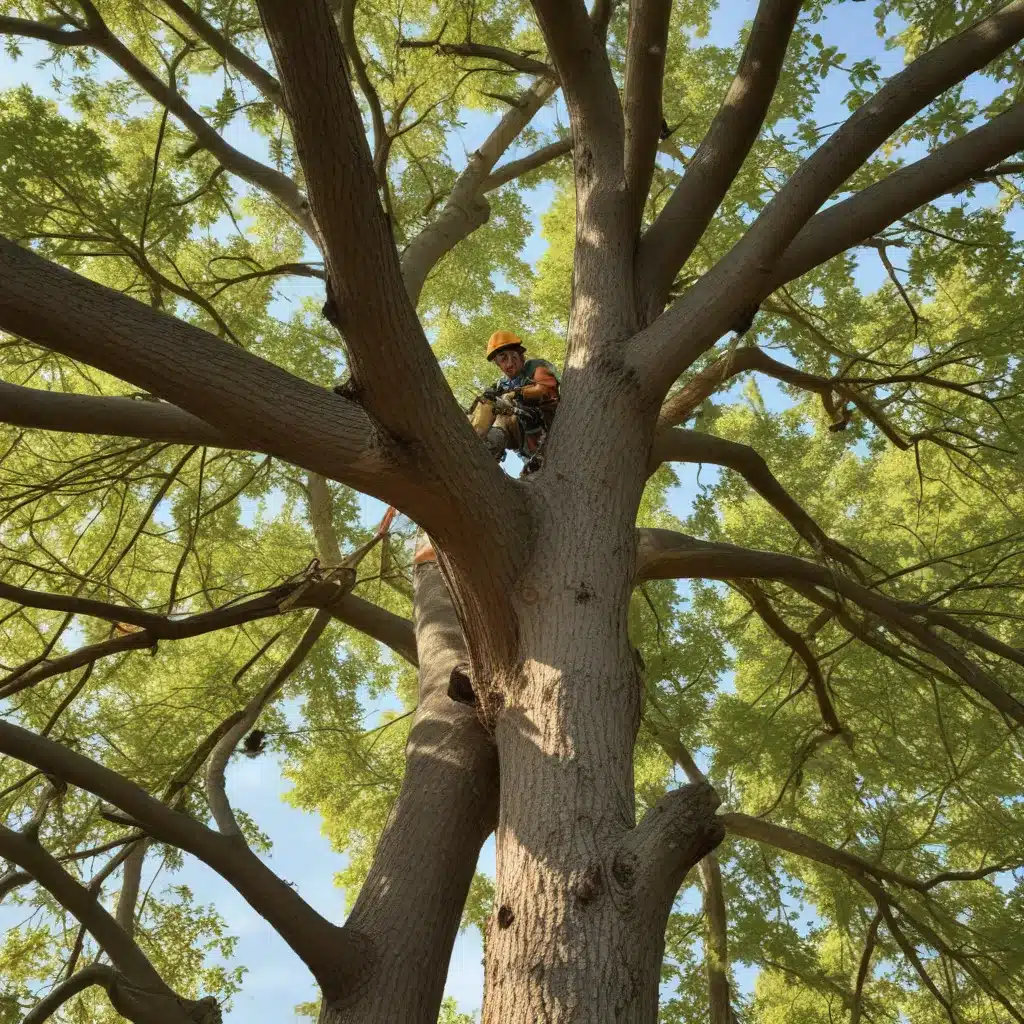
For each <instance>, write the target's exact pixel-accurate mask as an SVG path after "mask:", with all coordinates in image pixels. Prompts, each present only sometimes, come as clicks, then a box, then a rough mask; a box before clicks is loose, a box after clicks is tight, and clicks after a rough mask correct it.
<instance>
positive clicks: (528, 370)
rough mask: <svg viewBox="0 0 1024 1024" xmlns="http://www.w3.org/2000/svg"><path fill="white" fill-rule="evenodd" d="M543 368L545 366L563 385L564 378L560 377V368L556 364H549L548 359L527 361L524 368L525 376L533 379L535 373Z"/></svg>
mask: <svg viewBox="0 0 1024 1024" xmlns="http://www.w3.org/2000/svg"><path fill="white" fill-rule="evenodd" d="M541 366H543V367H544V369H545V370H547V371H549V372H550V374H551V376H552V377H554V378H555V380H557V381H558V383H559V384H561V383H562V378H561V377H560V376H559V373H558V368H557V367H556V366H555V364H554V363H549V362H548V361H547V360H546V359H527V360H526V363H525V364H524V366H523V376H524V377H529V378H531V379H532V378H533V374H534V372H535V371H536V370H537V368H538V367H541Z"/></svg>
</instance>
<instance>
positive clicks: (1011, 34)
mask: <svg viewBox="0 0 1024 1024" xmlns="http://www.w3.org/2000/svg"><path fill="white" fill-rule="evenodd" d="M1022 37H1024V0H1013V2H1012V3H1009V4H1006V5H1005V6H1004V7H1003V8H1001V9H1000V10H999V11H997V12H996V13H995V14H993V15H992V16H991V17H989V18H986V19H984V20H982V21H979V22H977V23H976V24H975V25H973V26H972V27H971V28H969V29H967V30H966V31H964V32H962V33H960V34H959V35H958V36H956V37H955V38H954V39H951V40H948V41H947V42H944V43H942V44H941V45H939V46H937V47H936V48H935V49H934V50H930V51H929V52H928V53H926V54H924V55H923V56H922V57H919V58H918V59H917V60H915V61H914V62H913V63H912V64H911V65H910V66H909V67H907V68H906V69H905V70H904V71H901V72H900V73H899V74H897V75H895V76H893V78H891V79H890V80H889V82H888V83H887V84H886V85H885V86H883V87H882V88H881V89H880V90H879V91H878V92H877V93H876V94H875V95H874V96H873V97H872V98H871V99H870V100H868V101H867V102H866V103H865V104H864V105H863V106H861V107H860V108H859V109H858V110H857V111H856V112H855V113H854V114H853V115H852V116H851V117H850V118H849V119H848V120H847V121H846V122H845V124H844V125H843V126H842V127H841V128H840V129H839V130H838V131H836V132H835V133H834V134H833V135H832V136H831V137H830V138H829V140H828V141H827V142H825V143H824V144H823V145H822V146H821V147H820V148H819V149H818V150H817V151H816V152H815V153H814V155H813V156H811V157H810V158H809V159H808V160H806V161H805V162H804V163H803V164H802V165H801V166H800V168H799V169H798V170H797V171H796V172H795V173H794V174H793V175H792V177H790V179H789V180H788V181H787V182H786V184H785V185H784V186H783V187H782V188H781V189H780V191H779V192H778V193H777V194H776V195H775V197H774V198H773V199H772V201H771V202H770V203H769V204H768V205H767V206H766V207H765V209H764V211H763V212H762V213H761V215H760V216H759V217H758V219H757V220H756V221H755V223H754V225H753V226H752V227H751V228H750V230H749V231H747V233H746V234H745V235H744V236H743V238H742V239H741V241H740V242H738V243H737V244H736V246H735V247H734V248H733V249H732V251H731V252H730V253H729V254H728V255H727V256H726V257H725V258H724V259H723V260H721V261H720V262H719V263H718V264H717V265H716V266H715V268H714V269H713V270H712V271H711V272H710V273H708V274H706V275H705V276H704V277H703V278H702V279H701V280H700V281H699V282H698V283H697V284H696V285H695V286H694V287H693V288H691V289H690V291H689V292H687V293H686V295H685V296H684V297H683V298H681V299H680V300H679V301H678V302H676V304H675V305H674V306H672V307H671V308H670V309H669V310H668V311H666V312H665V313H663V314H662V315H661V316H660V317H659V318H658V320H657V321H655V323H654V324H653V325H652V327H651V328H649V329H648V330H647V331H644V332H643V333H642V334H640V335H638V336H637V337H636V338H635V339H634V340H633V341H632V342H631V348H632V350H633V358H634V359H635V365H634V368H635V369H636V370H637V371H638V372H639V373H641V375H642V376H643V377H644V379H646V380H648V381H649V383H650V386H651V387H652V389H653V392H654V393H655V394H663V393H664V391H666V390H667V389H668V387H669V386H670V384H671V382H672V381H674V380H675V379H676V378H677V377H678V376H679V374H680V373H681V372H682V371H683V369H685V367H687V366H688V365H690V364H691V363H692V362H693V360H694V359H696V358H697V356H698V355H700V353H701V352H703V351H705V350H706V349H707V347H708V346H709V345H710V344H713V342H714V341H715V340H716V339H717V338H718V337H720V336H721V334H722V333H724V332H725V331H726V330H728V329H730V328H731V326H732V325H733V323H734V322H735V319H736V317H737V316H739V315H742V314H743V312H744V311H745V310H749V309H750V308H756V305H757V303H759V302H760V301H761V300H762V299H763V298H764V297H765V296H766V295H767V294H768V293H769V292H770V290H771V289H772V288H773V287H775V285H774V284H772V281H773V277H774V272H775V270H776V267H777V266H778V264H779V262H780V258H781V257H782V255H783V252H784V250H785V249H786V248H787V247H788V245H789V244H790V242H791V241H792V240H793V238H794V237H795V236H796V234H797V233H798V232H799V231H800V229H801V228H803V227H804V225H805V224H806V223H807V221H808V219H809V218H810V217H811V216H812V215H813V214H814V212H815V211H816V210H817V209H819V207H820V206H821V205H822V204H823V203H824V202H826V200H827V199H828V198H829V196H830V195H831V194H832V193H833V192H834V191H835V190H836V189H838V188H839V186H840V185H841V184H842V183H843V182H844V181H845V180H846V179H847V178H849V177H850V175H852V174H853V173H854V172H855V171H856V170H857V169H858V168H859V167H860V166H861V165H862V164H863V163H864V162H865V161H866V160H867V159H868V158H869V157H870V156H871V154H872V153H873V152H874V151H875V150H876V149H877V148H878V147H879V146H881V145H882V144H883V143H884V142H885V141H886V139H887V138H888V137H889V136H890V135H891V134H892V133H893V132H895V131H897V130H898V129H899V128H900V126H901V125H903V124H904V123H905V122H906V121H907V120H909V119H910V118H911V117H913V116H914V115H915V114H917V113H918V112H919V111H921V110H922V109H924V108H925V107H926V106H927V105H928V104H929V103H930V102H931V101H932V100H934V99H935V98H936V97H938V96H940V95H941V94H942V93H943V92H945V91H946V90H947V89H949V88H951V87H952V86H954V85H956V84H957V83H958V82H959V81H961V80H962V79H963V78H965V77H967V76H968V75H969V74H971V73H972V72H974V71H977V70H979V69H980V68H982V67H984V66H985V65H986V64H988V63H989V62H990V61H991V60H993V59H995V58H996V57H998V56H999V54H1000V53H1002V52H1003V51H1005V50H1006V49H1008V48H1009V47H1011V46H1013V45H1014V44H1015V43H1016V42H1018V41H1019V40H1020V39H1021V38H1022ZM979 169H981V168H979ZM694 324H700V329H699V330H696V331H695V330H693V325H694Z"/></svg>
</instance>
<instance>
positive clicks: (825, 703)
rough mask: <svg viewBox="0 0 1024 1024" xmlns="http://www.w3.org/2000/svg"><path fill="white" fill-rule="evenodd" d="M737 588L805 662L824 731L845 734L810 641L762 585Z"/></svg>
mask: <svg viewBox="0 0 1024 1024" xmlns="http://www.w3.org/2000/svg"><path fill="white" fill-rule="evenodd" d="M737 587H738V588H739V591H740V593H741V594H743V596H744V597H745V598H746V599H747V600H748V601H749V602H750V604H751V606H752V607H753V609H754V611H755V612H757V614H758V616H759V618H760V619H761V621H762V622H763V623H764V624H765V625H766V626H767V627H768V628H769V629H770V630H771V631H772V632H773V633H774V634H775V635H776V636H777V637H778V638H779V639H780V640H781V641H782V642H783V643H784V644H785V645H786V646H787V647H788V648H789V649H790V650H791V651H792V652H793V653H794V654H795V655H796V656H797V657H798V658H799V659H800V660H801V661H802V662H803V664H804V668H805V669H806V670H807V678H808V680H809V681H810V683H811V687H812V689H813V690H814V696H815V698H816V699H817V701H818V712H819V714H820V715H821V720H822V722H823V723H824V724H825V731H826V732H828V733H829V734H831V735H833V736H840V735H843V734H845V730H844V729H843V726H842V723H841V722H840V721H839V716H838V715H837V714H836V709H835V706H834V705H833V703H832V698H831V696H830V695H829V692H828V687H827V686H826V685H825V679H824V677H823V676H822V674H821V666H820V665H819V664H818V659H817V658H816V657H815V656H814V652H813V651H812V650H811V648H810V647H809V646H808V644H807V641H806V640H805V639H804V638H803V637H802V636H801V635H800V634H799V633H798V632H797V631H796V630H795V629H793V628H791V627H790V626H789V625H788V624H787V623H786V621H785V620H784V619H783V618H782V616H781V615H779V613H778V612H777V611H776V610H775V608H774V606H773V605H772V603H771V601H770V600H769V599H768V596H767V595H766V594H765V593H764V591H762V590H761V588H760V587H758V586H757V585H756V584H752V583H750V584H744V583H738V584H737Z"/></svg>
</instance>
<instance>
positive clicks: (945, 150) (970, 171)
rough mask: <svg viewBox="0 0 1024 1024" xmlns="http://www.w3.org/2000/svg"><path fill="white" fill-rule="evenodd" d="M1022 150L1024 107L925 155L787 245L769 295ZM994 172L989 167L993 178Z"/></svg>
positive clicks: (831, 211) (816, 219)
mask: <svg viewBox="0 0 1024 1024" xmlns="http://www.w3.org/2000/svg"><path fill="white" fill-rule="evenodd" d="M1022 148H1024V103H1018V104H1016V105H1015V106H1013V107H1011V108H1010V109H1009V110H1008V111H1006V112H1005V113H1003V114H1000V115H999V116H998V117H994V118H992V120H991V121H989V122H987V123H986V124H984V125H982V126H981V127H980V128H975V129H974V130H973V131H970V132H968V133H967V134H966V135H963V136H961V137H960V138H958V139H954V140H953V141H952V142H948V143H946V145H944V146H941V147H940V148H939V149H937V150H935V151H934V152H933V153H930V154H929V155H928V156H926V157H924V158H922V159H921V160H918V161H916V162H914V163H912V164H910V165H909V166H907V167H901V168H900V169H899V170H898V171H893V173H892V174H890V175H888V177H886V178H883V179H882V180H881V181H880V182H878V183H876V184H874V185H870V186H869V187H868V188H866V189H862V190H861V191H860V192H857V193H856V194H854V195H852V196H850V198H849V199H844V200H843V201H842V202H840V203H836V204H835V205H834V206H830V207H829V208H828V209H827V210H823V211H822V212H821V213H819V214H817V215H815V216H814V217H812V218H811V219H810V221H808V223H807V225H806V226H805V227H804V228H803V229H802V230H801V231H800V232H799V234H797V236H796V237H795V238H794V239H793V241H792V242H791V243H790V245H789V246H788V248H787V249H786V251H785V253H784V254H783V256H782V259H781V260H780V261H779V264H778V266H777V267H776V268H775V270H774V272H773V274H772V277H771V281H770V283H769V285H768V286H767V287H768V291H774V290H775V289H776V288H779V287H781V286H782V285H784V284H785V283H786V282H787V281H792V280H793V279H794V278H797V277H800V275H801V274H806V273H807V272H808V271H809V270H812V269H814V267H816V266H819V265H820V264H822V263H824V262H826V261H827V260H830V259H831V258H832V257H833V256H837V255H839V253H841V252H845V250H847V249H849V248H850V247H851V246H854V245H857V244H858V243H860V242H863V241H864V240H865V239H867V238H871V237H872V236H873V235H877V234H878V233H879V232H880V231H883V230H884V229H885V228H887V227H888V226H889V225H890V224H893V223H895V222H896V221H897V220H899V219H900V218H901V217H905V216H906V215H907V214H908V213H911V212H912V211H913V210H916V209H917V208H918V207H919V206H923V205H924V204H925V203H928V202H931V201H932V200H933V199H937V198H939V197H940V196H942V195H944V194H946V193H947V192H951V191H954V190H956V189H959V188H961V187H963V186H965V185H968V184H970V182H971V180H972V179H973V178H975V177H977V176H978V175H979V174H981V173H982V172H984V171H985V169H986V168H988V167H991V165H992V164H994V163H995V162H996V161H998V160H1002V159H1004V158H1005V157H1008V156H1012V155H1013V154H1014V153H1016V152H1018V151H1019V150H1020V149H1022ZM997 170H998V169H997V168H994V169H993V173H995V172H996V171H997Z"/></svg>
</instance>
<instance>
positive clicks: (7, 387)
mask: <svg viewBox="0 0 1024 1024" xmlns="http://www.w3.org/2000/svg"><path fill="white" fill-rule="evenodd" d="M0 422H3V423H10V424H12V425H13V426H16V427H32V428H35V429H36V430H57V431H61V432H65V433H72V434H105V435H109V436H111V437H139V438H145V439H146V440H149V441H171V442H173V443H174V444H187V445H209V446H210V447H214V448H236V447H237V442H236V441H234V440H232V439H231V438H229V437H228V436H227V435H226V434H223V433H221V431H219V430H218V429H217V428H216V427H212V426H210V424H209V423H206V422H205V421H204V420H201V419H200V418H199V417H198V416H193V415H192V414H191V413H188V412H185V411H184V410H183V409H179V408H178V407H177V406H174V405H170V404H168V403H167V402H160V401H156V400H145V401H143V400H139V399H134V398H106V397H100V396H94V395H75V394H68V393H66V392H61V391H41V390H39V389H38V388H26V387H22V386H20V385H18V384H7V383H6V382H4V381H0Z"/></svg>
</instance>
